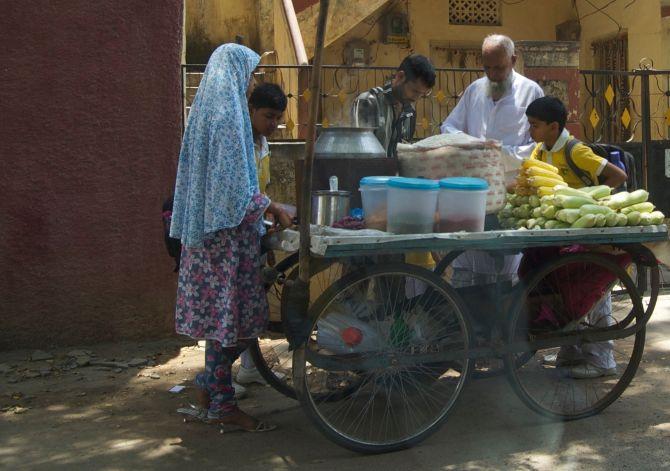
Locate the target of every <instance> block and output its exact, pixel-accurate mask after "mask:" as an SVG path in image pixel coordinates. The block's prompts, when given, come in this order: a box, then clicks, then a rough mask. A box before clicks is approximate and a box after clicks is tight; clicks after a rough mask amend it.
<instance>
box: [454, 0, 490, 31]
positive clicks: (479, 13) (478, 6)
mask: <svg viewBox="0 0 670 471" xmlns="http://www.w3.org/2000/svg"><path fill="white" fill-rule="evenodd" d="M449 24H452V25H478V26H482V25H483V26H497V25H500V24H501V22H500V0H449Z"/></svg>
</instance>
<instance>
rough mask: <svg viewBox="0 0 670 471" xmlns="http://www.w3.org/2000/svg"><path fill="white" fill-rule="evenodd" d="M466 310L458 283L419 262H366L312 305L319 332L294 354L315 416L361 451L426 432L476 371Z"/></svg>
mask: <svg viewBox="0 0 670 471" xmlns="http://www.w3.org/2000/svg"><path fill="white" fill-rule="evenodd" d="M465 312H466V311H465V309H464V308H463V304H462V302H461V301H460V298H459V297H458V295H457V294H456V293H455V292H454V290H453V289H451V288H450V287H449V286H448V285H447V284H446V283H444V282H443V281H442V280H441V279H440V278H438V277H437V276H435V275H434V274H433V273H431V272H430V271H427V270H425V269H422V268H419V267H416V266H412V265H406V264H382V265H376V266H372V267H366V268H363V269H360V270H358V271H356V272H353V273H350V274H348V275H347V276H346V277H344V278H343V279H341V280H339V281H337V282H336V283H335V284H334V285H332V286H331V287H330V288H328V290H326V292H324V293H323V294H322V295H321V297H319V299H318V300H317V301H316V303H315V304H314V305H313V306H312V307H311V309H310V315H311V317H312V319H313V324H312V334H311V335H310V338H309V339H308V341H307V342H306V344H305V345H303V346H302V347H300V348H299V349H297V350H296V351H295V352H294V356H293V373H294V379H295V382H296V387H297V390H298V396H299V398H300V401H301V403H302V406H303V408H304V409H305V411H306V413H307V415H308V416H309V417H310V419H311V420H312V421H313V422H314V423H315V425H316V426H317V427H318V428H319V430H321V432H323V433H324V434H325V435H326V436H327V437H328V438H330V439H331V440H333V441H334V442H335V443H337V444H339V445H341V446H344V447H346V448H348V449H351V450H354V451H357V452H362V453H382V452H388V451H393V450H398V449H402V448H407V447H409V446H412V445H414V444H416V443H418V442H420V441H421V440H423V439H425V438H426V437H427V436H428V435H430V434H431V433H433V432H434V431H435V430H437V428H438V427H439V426H440V424H441V423H442V422H443V421H444V419H445V418H446V417H447V414H448V413H449V412H450V411H451V410H452V408H453V407H454V404H455V402H456V399H457V398H458V396H459V394H460V392H461V390H462V388H463V385H464V384H465V382H466V379H467V377H468V374H469V370H470V365H471V360H469V359H468V356H467V354H468V348H469V347H470V329H469V322H468V319H467V317H466V314H465ZM413 357H414V358H413Z"/></svg>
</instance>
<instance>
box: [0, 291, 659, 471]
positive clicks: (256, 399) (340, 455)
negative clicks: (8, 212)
mask: <svg viewBox="0 0 670 471" xmlns="http://www.w3.org/2000/svg"><path fill="white" fill-rule="evenodd" d="M93 348H98V349H99V352H100V353H99V355H101V356H105V357H106V358H110V357H115V358H119V357H123V356H124V355H125V356H126V357H128V358H130V357H134V356H142V355H146V354H147V352H151V351H153V352H155V351H157V350H160V351H161V352H162V355H161V356H159V357H158V358H159V360H160V362H159V364H158V365H157V366H156V367H155V368H153V369H152V371H155V372H157V374H156V375H155V376H160V378H157V379H152V378H151V377H150V376H149V375H148V374H147V370H136V371H134V372H130V371H128V372H124V373H121V374H116V373H114V374H110V372H109V371H98V370H96V369H95V368H91V367H87V368H81V369H79V370H77V371H75V372H72V373H67V374H64V375H63V376H60V377H56V378H54V377H50V378H43V379H33V380H27V381H22V382H19V383H16V384H7V382H6V381H5V382H3V381H2V378H0V398H2V399H3V400H4V401H5V402H7V400H8V399H7V397H9V395H11V394H12V392H16V391H21V392H22V393H23V394H24V395H33V396H34V397H33V399H32V402H29V406H30V409H29V410H28V411H27V412H25V413H23V414H12V413H5V414H0V468H4V469H49V470H52V469H68V470H70V469H100V470H116V469H161V470H167V469H179V470H185V469H235V470H239V469H293V468H302V467H305V468H309V469H314V470H344V469H347V470H348V469H364V470H367V471H373V470H384V471H389V470H393V471H396V470H410V469H412V470H416V469H427V470H433V469H445V470H452V469H453V470H460V469H470V470H480V469H481V470H483V469H487V470H488V469H501V470H503V469H527V470H554V469H559V470H563V469H580V470H581V469H594V470H600V469H602V470H619V469H632V470H644V469H650V470H651V469H663V468H670V446H669V445H668V444H669V443H670V294H666V295H664V296H662V297H661V299H660V302H659V305H658V307H657V309H656V312H655V314H654V316H653V318H652V321H651V323H650V325H649V328H648V336H647V348H646V351H645V356H644V359H643V361H642V364H641V366H640V369H639V370H638V374H637V376H636V378H635V379H634V381H633V383H632V385H631V386H630V387H629V389H628V390H627V391H626V392H625V393H624V395H623V396H622V398H620V399H619V400H618V401H617V402H615V403H614V404H613V405H612V406H610V407H609V408H608V409H607V410H606V411H604V412H603V413H602V414H600V415H599V416H596V417H592V418H589V419H585V420H581V421H576V422H570V423H556V422H550V421H547V420H544V419H542V418H541V417H539V416H537V415H535V414H534V413H532V412H531V411H530V410H528V409H527V408H526V407H525V406H523V405H522V404H521V402H520V401H519V400H518V399H517V397H516V396H515V395H514V394H513V392H512V391H511V388H510V387H509V386H508V385H507V383H506V382H505V380H504V379H503V378H494V379H488V380H479V381H473V382H471V383H470V384H469V385H468V387H467V389H466V390H465V391H464V395H463V400H462V401H461V402H460V403H459V404H458V406H457V408H456V410H455V411H454V414H453V415H452V416H451V417H450V418H449V420H448V421H447V422H446V423H445V425H444V427H443V428H442V429H441V430H440V431H438V432H437V433H436V434H435V435H433V436H432V437H431V438H429V439H428V440H427V441H425V442H424V443H422V444H421V445H420V446H417V447H415V448H413V449H410V450H405V451H402V452H398V453H393V454H387V455H381V456H360V455H357V454H354V453H351V452H349V451H347V450H345V449H342V448H340V447H338V446H336V445H334V444H332V443H331V442H329V441H328V440H327V439H326V438H324V437H323V436H322V435H321V434H320V433H319V432H317V431H316V429H314V428H313V427H312V425H311V424H310V423H309V421H308V419H307V418H306V416H305V415H304V414H303V412H302V410H301V409H300V407H299V405H298V404H297V403H296V402H294V401H291V400H288V399H285V398H283V397H281V396H280V395H279V394H277V393H275V392H274V391H273V390H271V389H270V388H267V387H262V386H259V387H254V388H252V390H251V394H250V398H249V399H246V400H244V401H242V405H243V407H245V408H246V409H247V410H249V411H250V412H252V413H254V414H257V415H262V416H267V417H269V418H270V419H271V420H273V421H274V422H277V423H278V424H280V426H281V429H280V430H279V431H277V432H272V433H268V434H261V435H252V434H230V435H227V436H223V435H219V434H218V433H216V432H215V431H214V430H213V429H212V428H210V427H208V426H205V425H202V424H183V423H182V422H181V421H180V419H179V418H178V417H177V416H176V414H174V412H173V411H174V410H175V408H176V407H177V406H178V405H180V404H183V403H184V401H186V397H185V396H184V395H175V394H169V393H167V389H168V388H169V387H170V386H172V385H174V384H176V383H178V382H180V381H181V380H182V378H188V377H192V376H193V373H194V371H195V370H196V369H197V368H199V366H200V364H201V362H202V351H201V350H198V348H197V347H183V346H180V345H176V344H175V342H174V341H171V343H170V342H167V343H165V342H164V343H158V344H146V345H138V344H122V345H115V346H96V347H93ZM66 351H67V350H66ZM23 354H24V353H21V354H19V353H16V352H14V353H11V354H2V355H0V363H5V364H7V363H8V362H9V363H11V362H13V361H15V360H16V358H18V357H17V355H19V356H20V355H23ZM75 373H76V374H75ZM96 375H97V376H96ZM80 377H81V378H83V379H79V378H80Z"/></svg>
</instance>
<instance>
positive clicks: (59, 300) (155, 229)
mask: <svg viewBox="0 0 670 471" xmlns="http://www.w3.org/2000/svg"><path fill="white" fill-rule="evenodd" d="M3 10H4V11H3V15H2V16H0V32H1V33H0V34H1V35H2V44H3V46H2V48H3V54H2V57H3V60H2V64H1V67H2V76H3V80H2V82H3V85H2V87H0V116H2V118H1V119H2V125H1V126H0V149H1V150H2V156H1V160H0V161H1V162H2V171H1V172H0V261H1V263H0V325H1V326H2V327H1V328H0V350H3V349H4V350H6V349H10V348H18V347H47V346H50V345H57V344H58V345H65V344H85V343H92V342H97V341H109V340H119V339H129V338H140V337H157V336H160V335H166V334H169V333H170V332H172V331H173V303H174V294H175V275H174V274H173V273H171V268H172V265H171V263H170V260H169V259H168V258H167V254H166V253H165V250H164V247H163V245H162V226H161V219H160V208H161V203H162V200H163V198H164V197H166V196H167V195H168V194H169V193H170V192H171V191H172V186H173V179H174V173H175V167H176V160H177V156H178V153H179V145H180V139H181V121H180V112H181V111H180V110H181V101H180V93H181V91H180V69H179V64H180V51H181V25H182V2H181V0H161V1H160V2H147V1H146V0H124V1H118V0H96V1H95V2H92V1H90V0H67V1H46V0H41V1H30V2H5V4H4V8H3Z"/></svg>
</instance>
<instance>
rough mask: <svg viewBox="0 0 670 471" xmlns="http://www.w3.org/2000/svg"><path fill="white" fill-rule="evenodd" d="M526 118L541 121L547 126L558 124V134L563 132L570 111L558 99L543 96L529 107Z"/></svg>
mask: <svg viewBox="0 0 670 471" xmlns="http://www.w3.org/2000/svg"><path fill="white" fill-rule="evenodd" d="M526 116H528V117H529V118H535V119H539V120H540V121H543V122H545V123H547V124H551V123H558V127H559V130H558V132H563V128H565V122H566V121H567V120H568V111H567V110H566V109H565V105H564V104H563V102H562V101H561V100H559V99H558V98H556V97H553V96H543V97H542V98H538V99H537V100H535V101H534V102H532V103H531V104H530V105H528V108H526Z"/></svg>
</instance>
